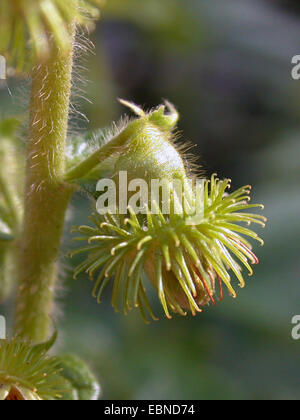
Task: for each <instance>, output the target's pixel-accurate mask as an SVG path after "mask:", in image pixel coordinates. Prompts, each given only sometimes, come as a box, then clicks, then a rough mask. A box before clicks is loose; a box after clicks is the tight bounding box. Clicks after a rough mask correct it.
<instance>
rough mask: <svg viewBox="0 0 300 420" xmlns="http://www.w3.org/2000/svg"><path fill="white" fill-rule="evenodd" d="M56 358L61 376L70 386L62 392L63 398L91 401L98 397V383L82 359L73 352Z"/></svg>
mask: <svg viewBox="0 0 300 420" xmlns="http://www.w3.org/2000/svg"><path fill="white" fill-rule="evenodd" d="M56 359H57V360H58V362H59V366H60V368H61V369H62V371H61V376H63V377H64V378H65V379H66V380H67V381H68V382H69V383H70V385H71V388H72V390H71V391H70V392H66V393H65V394H64V396H63V399H64V400H76V401H91V400H97V399H98V398H99V396H100V385H99V383H98V381H97V379H96V378H95V376H94V374H93V373H92V372H91V370H90V368H89V367H88V366H87V365H86V363H85V362H84V361H83V360H81V359H80V358H79V357H78V356H75V355H73V354H65V355H61V356H57V358H56Z"/></svg>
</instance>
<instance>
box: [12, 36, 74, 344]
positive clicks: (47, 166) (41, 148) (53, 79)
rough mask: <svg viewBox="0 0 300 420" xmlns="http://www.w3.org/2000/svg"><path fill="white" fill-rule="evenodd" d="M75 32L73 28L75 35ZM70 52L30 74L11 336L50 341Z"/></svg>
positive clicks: (65, 196) (64, 188) (64, 201)
mask: <svg viewBox="0 0 300 420" xmlns="http://www.w3.org/2000/svg"><path fill="white" fill-rule="evenodd" d="M74 31H75V29H73V32H74ZM72 65H73V51H72V50H71V51H70V52H69V53H67V54H66V53H64V54H62V53H61V52H60V51H59V50H58V49H57V48H56V47H55V46H53V47H52V50H51V55H50V57H49V58H48V59H47V61H45V62H43V63H40V64H38V65H37V66H36V67H35V68H34V70H33V80H32V92H31V104H30V136H29V144H28V162H27V180H26V196H25V215H24V227H23V233H22V236H21V239H20V255H19V264H18V278H19V289H18V296H17V302H16V320H15V332H16V333H17V334H19V335H21V336H22V337H23V338H26V339H30V340H31V341H32V342H41V341H44V340H46V339H47V338H48V335H49V332H50V331H49V330H50V328H51V318H50V316H51V313H52V311H53V306H54V293H55V286H56V279H57V271H58V268H57V259H58V255H59V248H60V242H61V236H62V233H63V226H64V219H65V212H66V209H67V206H68V203H69V200H70V197H71V194H72V192H73V190H72V188H71V187H70V186H69V185H66V184H65V183H64V182H63V177H64V171H65V141H66V135H67V128H68V114H69V103H70V93H71V76H72Z"/></svg>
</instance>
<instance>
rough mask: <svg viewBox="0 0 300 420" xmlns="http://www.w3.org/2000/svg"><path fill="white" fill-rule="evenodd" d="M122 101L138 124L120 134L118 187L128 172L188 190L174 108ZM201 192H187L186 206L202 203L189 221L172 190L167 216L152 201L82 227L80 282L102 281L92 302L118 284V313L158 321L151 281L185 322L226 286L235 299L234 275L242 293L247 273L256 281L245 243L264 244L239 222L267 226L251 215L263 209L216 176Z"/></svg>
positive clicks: (246, 191) (245, 190)
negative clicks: (140, 210) (84, 277)
mask: <svg viewBox="0 0 300 420" xmlns="http://www.w3.org/2000/svg"><path fill="white" fill-rule="evenodd" d="M122 102H123V103H124V104H125V105H126V106H129V107H130V108H131V109H132V110H133V111H134V112H135V113H136V114H137V115H138V118H137V119H135V120H133V121H130V122H129V123H128V125H127V126H126V127H125V128H124V129H123V130H122V131H121V132H120V133H119V134H118V136H119V137H118V141H119V140H120V138H121V139H122V142H121V144H122V152H120V150H119V149H118V148H116V150H115V154H116V163H115V166H114V175H113V179H115V181H116V183H118V178H117V175H118V173H120V171H121V173H122V172H123V171H126V173H127V175H128V180H131V179H135V178H144V180H145V181H146V182H148V183H149V182H151V180H152V179H159V180H161V179H166V180H167V182H168V181H170V183H171V182H172V181H173V180H174V179H176V178H177V179H179V180H182V181H183V183H185V182H186V181H187V180H189V176H193V174H190V173H189V166H192V165H189V163H188V162H187V158H186V157H185V156H184V154H182V153H181V151H180V149H178V148H177V147H176V146H175V144H174V134H173V133H174V129H175V126H176V122H177V120H178V113H177V112H176V110H175V109H174V107H173V106H171V105H169V104H167V111H168V112H167V113H166V108H165V106H161V107H159V108H158V109H156V110H154V111H151V112H149V113H145V112H144V111H142V110H141V109H140V108H139V107H137V106H136V105H134V104H132V103H128V102H124V101H122ZM112 141H115V140H112ZM108 145H109V143H108ZM119 145H120V142H119ZM100 154H101V151H100ZM95 156H96V155H95ZM203 188H204V190H203V195H202V196H201V195H200V196H198V195H197V194H196V190H195V188H194V187H190V188H187V189H186V190H184V194H185V195H187V196H188V203H189V204H195V203H196V204H197V203H198V202H199V200H202V202H201V203H200V204H201V205H202V208H203V213H202V214H201V215H198V216H199V217H197V219H193V220H192V222H191V218H190V215H189V214H188V213H187V212H186V211H185V209H184V210H183V211H182V212H181V213H177V212H176V211H175V209H176V206H175V204H176V202H177V198H178V197H177V195H176V193H174V191H173V190H172V194H171V195H170V201H171V206H170V213H169V214H165V213H163V212H162V210H161V204H162V203H161V202H159V203H156V206H157V208H158V211H157V212H153V211H152V208H151V210H150V204H151V203H150V202H149V201H148V203H146V213H145V214H144V215H141V214H137V213H136V212H135V211H134V210H133V208H131V207H129V208H128V214H127V215H125V216H124V215H123V214H119V213H118V211H117V212H116V214H103V215H98V214H96V215H94V216H93V217H92V218H91V219H92V221H93V224H94V226H91V227H90V226H81V227H79V228H77V230H78V231H79V232H80V233H81V234H83V236H82V237H78V238H76V239H77V240H82V241H85V242H86V243H87V244H86V246H83V247H82V248H78V249H76V250H75V251H74V252H73V253H72V255H75V254H78V253H79V254H80V253H88V256H87V258H86V260H85V261H83V262H82V263H81V264H80V265H79V266H78V267H77V269H76V270H75V277H76V276H78V275H79V274H80V273H82V272H87V273H88V274H89V276H90V277H91V278H94V276H95V275H96V274H97V277H96V282H95V286H94V290H93V295H94V296H95V297H96V298H97V300H98V302H100V301H101V298H102V294H103V291H104V289H105V287H106V285H107V284H108V283H109V281H110V280H113V284H114V285H113V296H112V305H113V307H114V308H115V309H116V310H117V311H118V310H119V309H120V308H122V309H123V311H124V313H125V314H126V313H127V312H128V310H130V309H132V308H134V307H138V308H139V309H140V310H141V312H142V315H143V317H144V318H145V319H147V315H146V312H148V313H149V314H150V316H151V317H152V318H153V319H157V318H156V316H155V315H154V313H153V311H152V309H151V307H150V303H149V301H148V298H147V294H146V290H147V288H148V286H147V283H148V284H149V281H150V283H151V284H152V285H153V286H154V288H155V289H156V291H157V294H158V297H159V300H160V302H161V304H162V307H163V309H164V312H165V315H166V316H167V317H168V318H171V313H172V312H174V313H179V314H181V315H185V314H186V313H187V311H190V312H191V313H192V314H193V315H195V314H196V313H197V312H201V311H202V307H203V306H205V305H207V304H208V303H209V302H211V303H213V304H215V303H216V297H215V295H216V289H217V286H218V288H219V289H220V291H219V295H220V299H222V298H223V289H222V283H224V284H225V285H226V287H227V288H228V290H229V293H230V295H231V296H233V297H236V292H235V289H234V287H233V285H232V277H233V275H234V276H235V277H236V278H237V279H238V282H239V285H240V287H244V285H245V280H244V276H243V273H242V266H244V267H245V268H246V269H247V270H248V271H249V274H250V275H252V274H253V270H252V267H251V265H250V264H257V263H258V259H257V257H256V256H255V254H254V253H253V252H252V245H251V244H250V243H249V241H248V240H247V239H246V237H249V238H252V239H255V240H257V241H259V242H260V243H261V244H263V241H262V239H260V238H259V236H258V235H257V234H256V233H255V232H253V231H252V230H251V229H249V228H248V227H244V226H241V223H246V224H247V225H250V224H252V223H255V224H259V225H261V226H264V225H265V222H266V219H265V217H263V216H261V215H257V214H253V213H248V212H246V211H247V210H249V209H251V208H255V207H260V208H262V207H263V206H261V205H255V204H254V205H252V204H249V200H250V190H251V187H250V186H249V185H248V186H245V187H242V188H239V189H238V190H236V191H234V192H231V193H230V192H228V191H227V190H229V188H230V180H220V179H218V178H217V177H216V176H215V175H213V176H212V177H211V178H210V179H205V180H204V186H203ZM117 210H118V209H117Z"/></svg>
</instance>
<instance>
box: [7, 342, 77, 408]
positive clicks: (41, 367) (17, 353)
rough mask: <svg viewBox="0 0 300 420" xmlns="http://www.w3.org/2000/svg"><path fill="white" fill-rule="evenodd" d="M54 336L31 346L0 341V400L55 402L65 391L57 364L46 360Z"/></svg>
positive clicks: (48, 359)
mask: <svg viewBox="0 0 300 420" xmlns="http://www.w3.org/2000/svg"><path fill="white" fill-rule="evenodd" d="M55 339H56V334H54V335H53V336H52V338H51V339H50V340H49V341H48V342H47V343H43V344H39V345H36V346H31V345H29V344H28V343H25V342H23V341H21V340H20V339H18V338H14V339H12V340H1V341H0V400H55V399H60V398H62V394H63V393H65V392H66V391H67V390H68V389H69V384H68V382H67V381H66V380H65V379H64V378H63V377H62V376H61V375H60V366H59V362H58V360H57V359H56V358H55V357H49V356H48V355H47V351H48V350H49V348H50V347H51V346H52V345H53V343H54V341H55Z"/></svg>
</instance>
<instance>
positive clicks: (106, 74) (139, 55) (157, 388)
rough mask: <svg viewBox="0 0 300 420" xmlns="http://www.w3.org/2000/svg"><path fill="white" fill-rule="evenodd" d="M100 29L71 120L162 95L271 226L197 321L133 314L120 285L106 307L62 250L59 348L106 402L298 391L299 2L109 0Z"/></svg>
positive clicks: (84, 62) (206, 157)
mask: <svg viewBox="0 0 300 420" xmlns="http://www.w3.org/2000/svg"><path fill="white" fill-rule="evenodd" d="M92 39H93V42H94V44H95V51H94V52H95V54H94V55H93V54H87V55H84V54H81V53H80V54H78V55H79V56H78V58H77V65H76V74H78V76H76V77H78V82H77V84H78V87H80V88H82V89H84V92H85V93H84V96H86V97H88V98H89V99H90V100H91V103H88V102H86V101H84V100H83V99H82V98H81V94H80V92H79V93H77V95H74V108H76V106H77V108H79V109H80V111H81V112H83V113H84V114H85V115H86V116H87V118H88V119H89V121H90V123H89V124H88V123H87V122H86V121H85V120H84V119H83V118H82V117H80V115H78V114H77V115H76V114H74V117H73V118H72V127H73V130H74V131H78V130H83V129H86V128H99V127H105V126H107V125H109V124H110V123H111V121H113V120H117V119H118V118H119V117H120V116H121V115H122V113H123V112H124V109H122V108H121V107H120V106H119V105H118V103H117V101H116V99H117V98H118V97H121V98H126V99H130V100H133V101H134V102H136V103H139V104H142V105H146V106H147V107H152V106H156V105H158V104H159V103H160V102H161V101H162V99H163V98H167V99H169V100H170V101H172V102H173V103H174V104H176V106H177V107H178V109H179V110H180V112H181V115H182V118H181V121H180V124H179V128H180V130H182V132H183V133H184V134H183V137H184V139H187V140H190V141H192V142H194V143H195V144H197V146H196V148H195V149H194V153H196V154H197V155H198V157H199V163H201V165H202V166H203V168H204V170H205V171H206V173H207V174H208V175H209V174H211V173H212V172H217V173H218V174H219V176H221V177H229V178H232V180H233V187H238V186H241V185H244V184H248V183H250V184H252V185H253V201H255V202H259V203H264V204H265V208H266V209H265V215H266V216H267V217H268V219H269V222H268V225H267V227H266V229H265V230H264V231H262V232H261V231H260V232H259V233H260V234H261V235H262V236H263V238H264V239H265V247H264V248H259V246H255V251H256V252H257V254H258V255H259V257H260V260H261V264H260V265H259V266H257V267H256V270H255V275H254V276H253V277H252V278H249V280H248V282H247V287H246V288H245V289H243V290H239V296H238V299H237V300H233V299H232V298H230V297H227V298H226V299H225V300H224V302H223V303H221V304H219V305H217V307H216V308H214V307H212V306H210V307H208V308H207V309H206V310H205V311H204V312H203V313H202V314H199V315H198V316H197V317H195V318H192V317H187V318H180V317H176V316H175V317H174V318H173V320H171V321H169V320H165V319H164V318H163V317H162V316H161V320H160V321H159V322H156V323H153V324H151V325H149V326H148V325H144V323H143V321H142V319H141V318H140V316H139V313H138V312H133V313H132V314H130V315H129V316H128V317H124V316H122V315H117V314H115V313H114V312H113V310H112V308H111V307H110V302H109V301H110V293H111V290H107V293H106V299H105V301H106V303H103V304H102V305H100V306H98V305H97V304H96V302H95V301H94V300H93V298H92V297H91V289H92V285H91V283H90V282H89V281H88V279H87V278H85V277H84V276H83V277H82V278H81V279H79V280H77V281H74V280H72V266H71V264H76V262H78V260H77V261H76V260H74V261H72V262H71V261H70V260H69V259H67V258H66V257H64V258H62V262H61V266H62V270H61V271H62V278H63V280H62V283H63V286H62V287H61V291H60V292H59V301H61V302H63V303H60V304H59V306H60V307H61V308H62V309H63V312H64V315H63V316H62V317H61V321H60V322H61V326H62V331H61V334H60V343H59V348H60V349H62V350H68V351H74V352H76V353H78V354H79V355H80V356H82V357H83V358H85V359H86V360H87V361H89V363H90V365H91V366H92V367H93V368H94V370H95V372H96V373H97V375H98V377H99V379H100V381H101V385H102V389H103V398H105V399H298V398H299V396H300V382H299V376H300V375H299V374H300V371H299V368H300V341H294V340H293V339H292V338H291V329H292V324H291V319H292V317H293V316H294V315H295V314H300V283H299V280H300V260H299V256H298V252H299V237H300V223H299V209H300V194H299V181H300V166H299V156H300V124H299V122H300V80H299V81H298V82H297V81H294V80H293V79H292V78H291V69H292V65H291V58H292V57H293V56H294V55H297V54H300V42H299V39H300V7H299V2H298V1H297V0H295V1H284V0H225V1H219V0H201V1H199V0H184V1H183V0H142V1H141V0H107V5H106V7H105V8H104V9H103V13H102V20H101V21H100V22H99V24H98V26H97V30H96V31H95V33H93V35H92ZM84 85H85V86H84ZM9 87H10V89H11V92H12V96H10V95H9V94H8V91H7V89H6V87H5V86H4V87H3V88H2V89H1V91H0V101H1V103H0V109H1V113H2V115H1V116H3V115H4V114H5V115H7V114H10V113H13V112H15V111H16V110H17V109H20V108H22V107H20V106H19V102H20V99H19V98H20V96H22V97H25V98H26V92H27V88H26V83H25V82H24V81H22V82H19V81H13V80H10V81H9ZM77 90H78V89H77ZM22 106H23V107H24V104H23V105H22ZM4 110H5V111H4ZM89 212H90V203H89V201H88V199H87V198H86V197H85V196H83V195H78V196H76V197H74V199H73V203H72V206H71V209H70V211H69V214H68V220H67V226H66V234H65V238H64V244H63V247H64V251H66V250H68V249H70V247H72V246H74V245H73V244H72V242H71V235H70V234H69V231H70V227H71V226H72V225H74V224H80V223H83V224H86V223H87V220H88V214H89ZM4 311H6V313H7V314H8V313H9V311H8V310H7V308H1V307H0V312H1V313H3V312H4ZM156 312H158V313H160V314H161V315H162V311H161V310H160V308H159V305H158V304H156Z"/></svg>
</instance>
